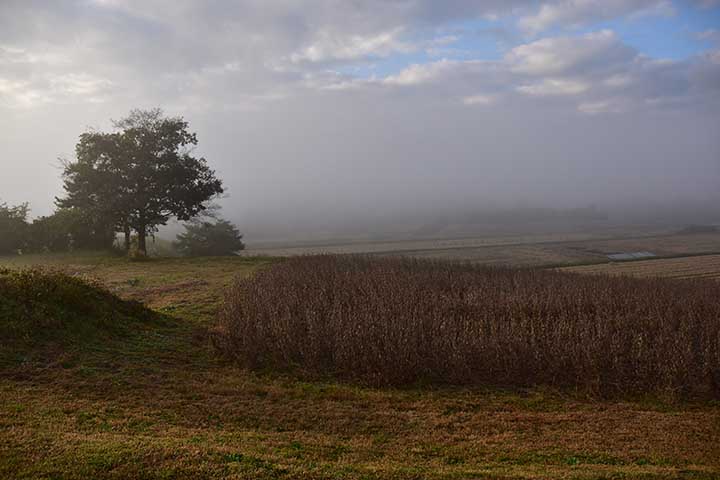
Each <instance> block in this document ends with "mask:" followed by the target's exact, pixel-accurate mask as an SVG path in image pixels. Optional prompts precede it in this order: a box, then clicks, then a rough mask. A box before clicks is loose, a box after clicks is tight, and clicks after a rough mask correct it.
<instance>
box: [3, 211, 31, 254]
mask: <svg viewBox="0 0 720 480" xmlns="http://www.w3.org/2000/svg"><path fill="white" fill-rule="evenodd" d="M28 212H29V207H28V204H27V203H23V204H21V205H16V206H8V205H7V204H6V203H0V255H7V254H9V253H18V252H20V251H22V250H23V249H24V248H26V246H27V236H28V235H27V232H28V223H27V216H28Z"/></svg>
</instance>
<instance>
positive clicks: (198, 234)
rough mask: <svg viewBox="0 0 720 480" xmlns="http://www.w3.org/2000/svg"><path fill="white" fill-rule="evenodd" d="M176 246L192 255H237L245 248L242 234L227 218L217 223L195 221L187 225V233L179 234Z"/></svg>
mask: <svg viewBox="0 0 720 480" xmlns="http://www.w3.org/2000/svg"><path fill="white" fill-rule="evenodd" d="M175 248H176V249H177V250H178V252H180V253H181V254H182V255H186V256H192V257H207V256H222V255H235V254H236V253H237V252H239V251H240V250H243V249H244V248H245V245H244V244H243V242H242V235H240V232H239V231H238V229H237V228H236V227H235V225H233V224H232V223H230V222H229V221H227V220H218V221H217V222H216V223H210V222H194V223H189V224H186V225H185V233H182V234H180V235H178V236H177V242H175Z"/></svg>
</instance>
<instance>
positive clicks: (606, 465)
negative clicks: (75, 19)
mask: <svg viewBox="0 0 720 480" xmlns="http://www.w3.org/2000/svg"><path fill="white" fill-rule="evenodd" d="M276 263H277V260H275V259H271V258H263V257H258V258H233V259H226V258H220V259H155V260H150V261H147V262H130V261H128V260H126V259H123V258H115V257H107V256H103V255H99V254H97V255H96V254H82V255H80V254H75V255H53V256H43V255H38V256H25V257H13V258H3V259H0V266H10V267H12V268H19V267H28V266H32V265H51V266H52V267H53V268H57V269H61V270H64V271H66V272H68V273H71V274H73V275H81V276H88V277H92V278H95V279H97V280H98V281H99V282H101V283H102V284H104V285H106V286H107V288H109V289H110V290H111V291H112V292H114V293H116V294H118V295H120V296H121V297H122V298H126V299H134V300H140V301H142V302H143V303H145V304H146V305H148V306H150V307H151V308H152V309H153V310H154V311H155V312H157V313H158V314H161V315H163V316H164V317H165V320H164V321H162V322H156V323H148V324H145V326H144V327H143V328H142V329H138V330H137V331H136V332H135V333H133V334H129V335H126V336H123V337H119V338H118V339H117V340H114V341H113V342H110V343H106V344H103V343H94V344H92V345H89V346H88V347H86V348H79V347H78V348H58V349H54V350H53V349H51V350H49V351H48V352H47V353H48V354H49V356H48V357H47V358H46V360H45V361H43V362H24V363H20V364H17V365H4V366H2V371H1V372H0V477H2V478H78V479H80V478H203V477H205V478H207V477H209V478H346V479H355V478H357V479H360V478H396V479H410V478H413V479H414V478H468V477H470V478H548V477H558V478H560V477H561V478H578V479H590V478H593V479H596V478H597V479H599V478H645V479H666V478H667V479H670V478H673V479H674V478H688V479H710V478H716V477H717V475H718V474H719V473H720V463H718V459H719V458H720V407H719V406H718V405H717V403H716V402H715V403H714V402H707V401H692V400H670V399H665V398H663V397H657V396H631V397H625V398H623V399H622V400H617V399H615V400H612V399H610V400H604V399H602V398H599V397H594V396H589V395H587V394H584V393H581V392H574V391H572V390H554V389H551V388H541V387H536V388H521V389H512V390H505V389H502V388H492V389H490V388H481V387H462V388H461V387H450V386H448V387H442V388H432V387H427V386H422V385H411V386H407V387H404V388H401V389H399V388H373V387H364V386H359V385H356V384H353V383H344V382H337V381H334V380H332V379H329V378H325V379H323V378H319V379H315V380H313V381H308V380H305V381H303V380H301V379H299V378H297V377H295V376H293V375H282V374H278V373H271V372H262V371H258V372H251V371H247V370H244V369H242V368H239V367H238V366H236V365H235V364H234V363H233V362H228V361H226V360H225V359H224V358H223V357H222V356H219V355H218V354H217V352H216V351H215V350H214V348H213V347H212V346H211V344H210V340H209V338H210V334H209V331H211V330H212V329H213V328H214V323H215V314H216V312H217V311H218V309H219V307H220V305H221V302H222V299H223V296H224V294H225V292H226V291H227V290H228V288H229V287H230V285H231V284H232V282H233V279H234V278H235V277H236V276H244V277H246V278H250V276H252V275H255V274H256V273H257V272H259V271H262V270H264V269H267V268H269V267H271V266H272V265H274V264H276Z"/></svg>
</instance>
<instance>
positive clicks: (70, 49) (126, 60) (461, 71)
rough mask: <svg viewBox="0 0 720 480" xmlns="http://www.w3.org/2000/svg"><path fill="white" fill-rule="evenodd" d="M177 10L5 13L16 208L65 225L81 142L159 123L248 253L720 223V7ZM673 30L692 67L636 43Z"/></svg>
mask: <svg viewBox="0 0 720 480" xmlns="http://www.w3.org/2000/svg"><path fill="white" fill-rule="evenodd" d="M162 3H163V2H150V5H151V6H148V4H145V3H141V2H129V1H128V2H124V1H121V0H117V1H102V2H101V1H94V2H93V1H84V2H74V3H73V2H68V3H67V4H64V5H66V6H65V7H61V6H58V5H55V4H50V3H47V4H46V3H44V2H12V1H10V2H3V5H2V6H0V166H1V167H2V169H1V170H0V171H1V172H2V173H1V174H0V200H1V201H5V202H8V203H11V204H14V203H20V202H25V201H27V202H30V204H31V206H32V212H33V215H45V214H49V213H51V212H52V209H53V198H54V197H55V196H58V195H62V184H61V180H60V178H59V175H60V171H59V169H58V160H57V158H58V157H63V158H72V155H73V148H74V145H75V143H76V142H77V138H78V135H79V134H80V133H82V132H83V131H85V130H86V129H88V128H98V129H110V128H111V121H110V120H111V119H118V118H120V117H122V116H123V115H125V114H126V113H127V112H128V111H129V110H130V109H132V108H151V107H155V106H159V107H161V108H163V109H164V110H165V112H166V113H167V114H170V115H182V116H184V117H185V118H186V119H187V120H188V121H189V122H190V126H191V129H192V130H194V131H196V132H197V133H198V138H199V145H198V148H197V151H196V153H197V154H198V155H202V156H204V157H206V158H207V160H208V162H209V163H210V164H211V166H212V167H213V168H214V169H215V170H216V171H217V173H218V175H219V177H220V178H222V179H223V181H224V184H225V186H226V189H227V194H226V195H225V196H224V197H223V198H222V199H220V200H219V203H220V204H221V205H222V207H223V209H222V215H223V216H224V217H226V218H229V219H231V220H232V221H234V222H236V223H237V224H238V225H239V227H240V229H241V230H242V231H243V233H244V234H245V236H246V239H248V240H249V241H253V240H283V239H293V238H309V237H312V236H313V235H314V236H315V237H317V238H321V237H323V236H327V237H332V236H353V235H362V234H363V232H364V233H375V234H381V233H383V232H388V233H391V232H393V231H400V232H412V231H417V230H418V229H421V228H422V227H423V226H424V225H426V224H429V223H433V222H438V221H448V220H447V219H448V218H450V219H454V220H453V221H455V220H457V219H458V218H463V215H466V216H467V215H470V216H472V215H473V214H476V215H477V214H479V213H478V212H484V213H485V214H487V212H492V211H496V212H497V211H499V212H513V211H518V210H522V209H577V208H585V207H589V206H595V207H597V209H599V210H600V211H603V212H605V213H607V214H608V215H609V216H610V218H611V220H613V221H626V222H642V221H648V222H649V221H667V222H673V221H674V222H677V223H687V222H689V221H706V222H720V49H718V43H717V38H714V39H713V34H712V32H713V31H715V32H717V31H716V30H715V29H713V28H705V27H707V25H705V24H700V23H702V22H706V21H708V20H707V19H709V21H710V22H715V21H716V19H717V18H718V13H717V10H718V8H717V7H715V6H713V5H712V2H709V3H707V5H706V6H702V5H697V6H695V5H691V4H690V3H685V2H683V3H682V4H680V3H677V2H676V3H673V4H669V3H668V2H652V1H644V2H639V1H613V2H597V4H598V7H597V8H586V9H585V10H582V11H574V10H572V8H575V7H572V4H571V3H567V2H507V4H506V3H504V2H470V1H468V2H463V1H454V2H447V7H440V6H437V4H435V3H432V2H424V1H420V0H417V1H409V0H408V1H404V2H369V3H372V4H373V5H372V6H366V7H363V6H358V5H357V2H324V1H317V2H292V1H286V2H285V1H284V2H272V6H267V5H268V4H266V3H258V2H254V1H246V2H232V7H231V6H230V5H231V3H230V2H226V3H224V2H212V5H211V6H208V5H206V6H199V4H193V3H191V2H187V3H186V2H177V3H174V2H173V3H170V2H166V3H167V5H165V7H164V8H165V9H164V10H163V8H161V7H162V5H161V4H162ZM541 3H542V4H543V5H541ZM580 3H582V2H580ZM585 3H587V4H588V5H592V4H593V3H594V2H585ZM510 4H512V5H510ZM548 5H549V6H553V8H555V10H551V12H556V13H557V12H560V13H561V14H562V15H560V13H558V15H560V19H561V20H557V22H559V24H555V23H553V21H552V18H550V19H548V18H546V17H547V15H545V16H543V15H541V12H542V9H543V8H545V7H546V6H548ZM600 5H605V6H600ZM608 5H611V6H610V7H609V6H608ZM661 5H666V6H668V5H669V6H668V7H667V8H670V9H671V10H668V11H659V10H657V9H658V8H660V7H659V6H661ZM371 7H372V8H371ZM511 7H512V8H511ZM577 8H579V7H577ZM563 9H565V10H563ZM656 10H657V11H656ZM344 13H346V14H347V15H344ZM563 15H564V16H563ZM638 15H639V17H638ZM698 18H705V19H706V20H702V21H701V20H697V19H698ZM563 19H564V20H563ZM567 19H571V20H567ZM691 21H692V22H700V23H698V25H697V26H696V25H695V24H693V23H692V22H691ZM548 22H549V23H548ZM563 22H565V23H563ZM568 22H569V23H568ZM608 22H610V23H608ZM612 22H620V23H618V24H617V25H615V24H613V23H612ZM673 22H679V24H678V26H677V29H678V31H680V30H682V32H683V35H686V36H688V38H690V37H691V36H692V35H696V34H697V38H699V39H701V40H697V41H695V40H693V42H694V43H693V42H691V43H689V44H691V45H693V48H692V49H691V50H690V51H685V50H687V48H686V49H685V50H683V52H682V54H681V53H678V50H679V47H678V48H674V47H673V45H669V46H668V45H667V42H666V44H665V45H664V46H663V48H665V49H666V50H667V51H666V52H659V53H658V52H657V50H658V48H660V47H659V46H656V48H651V47H653V44H652V42H650V43H649V44H644V45H639V44H635V43H633V42H632V41H631V40H632V39H633V38H634V37H633V35H632V32H633V29H637V30H641V29H642V30H643V31H649V32H651V33H650V34H647V35H650V36H652V35H657V36H658V37H661V36H663V35H665V34H664V33H663V31H664V30H662V29H663V28H665V29H667V28H670V27H667V24H668V23H669V24H670V25H671V26H672V25H673ZM688 22H691V23H690V25H691V27H693V28H697V29H698V31H697V32H695V31H688V28H689V27H688ZM11 24H12V25H11ZM492 28H495V30H490V29H492ZM478 32H485V33H483V34H482V35H480V34H479V33H478ZM487 32H491V34H487ZM492 32H496V33H497V32H499V33H497V34H494V33H492ZM628 32H630V33H628ZM700 34H705V36H707V37H708V39H704V38H703V37H702V35H700ZM692 38H695V37H692ZM661 43H662V42H660V40H658V44H661ZM683 45H685V44H684V43H683ZM443 48H445V49H446V50H445V51H441V52H440V53H437V52H435V51H433V50H432V49H443ZM438 55H441V56H438ZM509 215H510V216H512V215H511V214H509ZM458 221H461V220H458ZM313 232H314V234H313Z"/></svg>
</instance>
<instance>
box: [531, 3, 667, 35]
mask: <svg viewBox="0 0 720 480" xmlns="http://www.w3.org/2000/svg"><path fill="white" fill-rule="evenodd" d="M672 12H673V9H672V5H671V3H670V2H669V0H559V1H553V2H545V3H543V4H542V5H541V7H540V9H539V10H538V11H537V12H536V13H535V14H532V15H527V16H524V17H523V18H521V19H520V21H519V25H520V27H521V28H522V29H524V30H527V31H529V32H533V33H538V32H542V31H543V30H546V29H548V28H550V27H554V26H557V25H562V26H565V27H574V26H580V25H584V24H587V23H589V22H597V21H603V20H610V19H613V18H617V17H620V16H623V15H629V14H632V15H646V14H663V15H668V14H671V13H672Z"/></svg>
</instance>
